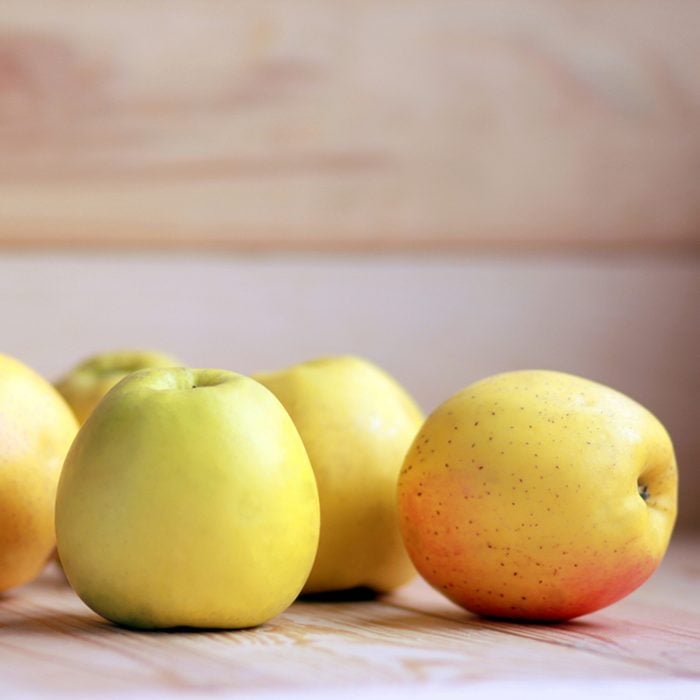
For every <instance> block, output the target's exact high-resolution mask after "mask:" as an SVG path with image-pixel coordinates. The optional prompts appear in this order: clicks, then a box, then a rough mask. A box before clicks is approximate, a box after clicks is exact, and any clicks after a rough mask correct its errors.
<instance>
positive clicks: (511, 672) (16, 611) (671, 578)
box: [0, 537, 700, 700]
mask: <svg viewBox="0 0 700 700" xmlns="http://www.w3.org/2000/svg"><path fill="white" fill-rule="evenodd" d="M699 554H700V539H698V538H695V539H691V538H688V537H676V538H675V539H674V541H673V543H672V546H671V549H670V551H669V554H668V555H667V557H666V559H665V560H664V562H663V564H662V566H661V568H660V569H659V571H657V573H656V574H655V575H654V576H653V577H652V579H651V580H650V581H649V582H647V584H645V585H644V586H643V587H642V588H641V589H639V590H638V591H636V592H635V593H634V594H632V595H631V596H629V597H628V598H627V599H625V600H623V601H621V602H619V603H617V604H616V605H614V606H611V607H610V608H608V609H606V610H603V611H600V612H598V613H594V614H592V615H589V616H587V617H584V618H582V619H580V620H576V621H573V622H569V623H567V624H557V625H525V624H515V623H508V622H496V621H490V620H484V619H480V618H477V617H474V616H472V615H470V614H468V613H466V612H464V611H462V610H460V609H458V608H457V607H455V606H454V605H452V604H451V603H449V602H448V601H447V600H445V599H443V598H442V596H440V595H439V594H438V593H436V592H434V591H433V590H432V589H430V588H429V587H428V586H427V585H426V584H424V583H423V582H422V581H415V582H413V583H411V584H409V585H408V586H406V587H404V588H403V589H401V590H399V591H397V592H395V593H394V594H392V595H389V596H386V597H383V598H379V599H374V600H366V599H365V600H350V601H347V600H346V601H342V600H303V601H298V602H296V603H295V604H294V605H293V606H292V607H291V608H290V609H289V610H287V611H286V612H285V613H284V614H282V615H280V616H279V617H277V618H276V619H274V620H273V621H271V622H269V623H267V624H265V625H263V626H262V627H260V628H257V629H253V630H245V631H232V632H134V631H129V630H126V629H122V628H119V627H116V626H114V625H112V624H110V623H108V622H106V621H104V620H102V619H101V618H100V617H98V616H97V615H96V614H94V613H93V612H91V611H90V610H89V609H88V608H86V607H85V606H84V605H83V603H82V602H81V601H80V600H79V599H78V598H77V597H76V596H75V594H73V592H72V591H71V590H70V589H69V587H68V586H67V584H66V582H65V580H64V579H63V578H62V575H61V574H60V572H59V571H58V570H57V569H55V568H51V567H49V568H48V569H47V571H46V572H45V573H44V575H43V576H42V577H41V578H40V579H39V580H37V581H35V582H34V583H32V584H29V585H27V586H25V587H23V588H20V589H18V590H16V591H14V592H12V593H8V594H6V595H5V596H4V597H2V598H0V697H2V698H3V699H4V700H6V699H7V698H13V697H22V698H25V697H47V696H52V697H54V696H62V697H71V698H72V697H90V698H92V697H105V696H110V697H113V696H126V695H128V696H129V697H138V698H142V697H154V698H158V697H169V696H183V697H187V698H190V697H198V696H207V697H216V696H233V695H235V696H245V697H250V696H253V697H255V698H261V697H281V698H290V697H314V696H317V695H318V696H320V695H323V696H324V697H334V698H335V697H348V698H349V697H361V698H369V697H375V696H376V697H382V698H392V697H399V696H401V697H406V696H409V697H423V696H424V697H430V698H442V697H449V698H452V697H455V698H457V697H464V698H474V697H486V696H488V697H494V696H499V697H500V696H501V695H504V694H505V695H511V694H512V695H517V696H518V697H519V698H523V697H525V698H528V697H533V698H534V697H537V698H540V699H541V698H543V697H544V698H546V697H557V698H559V697H562V693H564V696H565V697H567V698H569V697H579V696H580V697H590V694H591V692H596V693H598V692H600V693H601V694H603V695H604V696H605V697H609V696H610V695H613V696H615V695H617V696H621V697H634V698H635V700H637V699H638V698H640V697H667V696H673V697H674V698H686V697H692V696H695V697H699V696H700V596H698V592H697V591H698V585H699V584H700V557H699V556H698V555H699Z"/></svg>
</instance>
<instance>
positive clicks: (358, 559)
mask: <svg viewBox="0 0 700 700" xmlns="http://www.w3.org/2000/svg"><path fill="white" fill-rule="evenodd" d="M255 378H256V379H257V380H258V381H259V382H261V383H262V384H264V385H265V386H266V387H268V388H269V389H270V390H272V392H274V394H275V395H276V396H277V398H278V399H279V400H280V401H281V402H282V404H283V405H284V407H285V408H286V409H287V411H289V415H290V416H291V417H292V419H293V420H294V424H295V425H296V427H297V429H298V430H299V434H300V435H301V437H302V440H303V441H304V445H305V446H306V450H307V452H308V454H309V458H310V459H311V465H312V467H313V470H314V473H315V475H316V481H317V483H318V490H319V499H320V503H321V535H320V540H319V547H318V555H317V556H316V561H315V563H314V566H313V569H312V571H311V574H310V576H309V579H308V581H307V583H306V585H305V587H304V592H306V593H320V592H325V591H335V590H344V589H350V588H358V587H367V588H371V589H374V590H376V591H388V590H391V589H392V588H396V587H397V586H400V585H401V584H403V583H405V582H406V581H407V580H409V579H410V578H411V577H412V576H414V575H415V570H414V568H413V566H412V565H411V562H410V560H409V558H408V556H407V554H406V551H405V548H404V546H403V543H402V541H401V533H400V532H399V528H398V520H397V512H396V478H397V476H398V472H399V469H400V468H401V464H402V461H403V458H404V456H405V454H406V451H407V449H408V447H409V445H410V444H411V441H412V440H413V438H414V437H415V434H416V432H417V431H418V428H419V427H420V425H421V423H422V420H423V415H422V413H421V411H420V409H419V408H418V407H417V406H416V404H415V403H414V402H413V400H412V399H411V397H410V396H409V395H408V394H407V393H406V391H404V389H403V388H402V387H401V386H399V384H398V383H397V382H396V381H394V379H393V378H391V377H390V376H389V375H388V374H386V373H385V372H384V371H383V370H381V369H379V368H378V367H376V366H375V365H373V364H372V363H370V362H367V361H365V360H362V359H360V358H357V357H349V356H343V357H329V358H323V359H318V360H313V361H310V362H304V363H301V364H298V365H295V366H293V367H290V368H288V369H284V370H281V371H278V372H273V373H269V374H261V375H257V376H256V377H255Z"/></svg>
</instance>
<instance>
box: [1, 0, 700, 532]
mask: <svg viewBox="0 0 700 700" xmlns="http://www.w3.org/2000/svg"><path fill="white" fill-rule="evenodd" d="M698 26H700V3H698V2H696V1H694V0H668V1H667V2H657V1H656V0H618V1H617V2H614V3H613V2H609V1H607V0H586V1H584V0H563V1H559V2H557V1H555V0H522V1H521V2H505V1H503V0H490V1H487V0H475V1H474V2H469V3H466V2H457V1H455V2H449V1H447V0H408V1H406V2H399V1H398V0H377V1H376V2H369V1H366V0H352V1H351V0H334V1H332V2H327V1H326V2H321V1H320V0H296V1H295V2H283V1H279V2H272V1H269V0H268V1H265V0H262V1H259V2H253V1H252V0H251V1H243V2H214V1H213V0H174V1H172V2H164V1H156V0H141V1H140V2H138V3H123V2H117V1H116V0H102V1H99V2H88V1H87V0H52V1H46V2H43V1H41V0H28V1H20V0H4V1H3V2H2V4H1V6H0V319H1V320H2V324H3V325H2V328H1V329H0V348H1V349H2V350H3V351H5V352H9V353H11V354H15V355H17V356H18V357H20V358H22V359H24V360H25V361H27V362H28V363H30V364H32V365H33V366H35V367H37V369H39V370H40V371H42V372H43V373H45V374H46V375H47V376H48V377H51V378H53V377H55V376H57V375H58V374H60V373H61V372H63V371H65V369H67V368H68V367H69V366H70V365H71V364H72V363H73V362H75V361H77V360H78V359H80V358H81V357H83V356H84V355H86V354H88V353H90V352H94V351H97V350H101V349H105V348H110V347H114V346H124V345H136V346H139V345H148V346H153V347H161V348H163V349H165V350H169V351H171V352H173V353H176V354H178V355H180V356H181V357H182V358H183V360H185V361H187V362H189V363H191V364H200V365H205V364H207V365H213V364H216V365H219V366H225V367H229V368H231V369H237V370H239V371H246V372H247V371H250V372H253V371H257V370H259V369H261V368H272V367H276V366H281V365H285V364H289V363H290V362H294V361H297V360H301V359H305V358H307V357H311V356H315V355H319V354H324V353H330V352H356V353H359V354H364V355H367V356H369V357H371V358H372V359H374V360H376V361H377V362H379V363H380V364H382V365H383V366H385V367H386V368H387V369H388V370H389V371H391V372H392V373H394V374H395V375H396V376H398V377H399V378H400V379H401V381H403V383H404V384H405V385H406V386H407V387H408V388H409V389H410V390H411V391H412V392H413V393H414V394H415V395H416V397H417V398H418V400H419V401H420V402H421V404H422V405H423V407H424V408H425V409H426V410H430V409H431V408H433V407H434V406H435V405H436V404H437V403H438V402H440V401H441V400H443V399H444V398H446V397H447V396H449V395H450V394H451V393H452V392H454V391H456V390H457V389H459V388H461V386H463V385H464V384H465V383H467V382H469V381H472V380H475V379H477V378H479V377H481V376H484V375H486V374H489V373H492V372H496V371H501V370H506V369H514V368H519V367H527V366H538V367H551V368H554V369H563V370H566V371H572V372H576V373H579V374H583V375H585V376H589V377H591V378H593V379H598V380H600V381H604V382H606V383H609V384H611V385H613V386H615V387H617V388H619V389H621V390H623V391H626V392H627V393H629V394H631V395H632V396H634V397H635V398H638V399H639V400H640V401H642V402H643V403H645V404H646V405H647V406H649V408H651V409H652V410H653V411H654V412H655V413H657V414H658V415H659V417H660V418H662V420H663V421H664V422H665V423H666V425H667V426H668V428H669V430H670V432H671V434H672V436H673V438H674V441H675V443H676V446H677V450H678V454H679V460H680V462H681V475H682V479H683V487H682V490H681V491H682V503H681V525H683V526H693V525H700V508H698V506H697V503H698V502H700V474H698V469H697V465H698V463H699V462H700V438H698V431H697V429H696V423H697V408H696V400H697V396H698V393H699V391H700V376H699V374H698V369H697V359H696V356H697V346H698V340H700V332H699V331H698V328H699V327H698V301H699V300H700V265H699V264H698V253H699V252H700V251H699V245H698V244H699V242H700V70H698V67H700V42H699V41H698V30H697V27H698Z"/></svg>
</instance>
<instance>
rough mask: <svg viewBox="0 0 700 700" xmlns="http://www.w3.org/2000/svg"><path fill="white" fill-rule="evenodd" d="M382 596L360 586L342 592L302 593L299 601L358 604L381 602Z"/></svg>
mask: <svg viewBox="0 0 700 700" xmlns="http://www.w3.org/2000/svg"><path fill="white" fill-rule="evenodd" d="M380 597H381V594H379V593H377V591H375V590H373V589H372V588H366V587H365V586H358V587H356V588H345V589H343V590H340V591H323V592H322V593H302V594H301V595H300V596H299V597H298V598H297V600H298V601H299V602H300V603H358V602H367V601H371V600H379V598H380Z"/></svg>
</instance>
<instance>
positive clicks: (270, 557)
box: [56, 368, 319, 628]
mask: <svg viewBox="0 0 700 700" xmlns="http://www.w3.org/2000/svg"><path fill="white" fill-rule="evenodd" d="M318 531H319V505H318V493H317V489H316V483H315V480H314V475H313V471H312V469H311V465H310V464H309V458H308V456H307V454H306V451H305V450H304V445H303V443H302V441H301V438H300V437H299V434H298V432H297V430H296V428H295V427H294V424H293V423H292V420H291V418H290V417H289V416H288V414H287V413H286V411H285V410H284V408H283V407H282V405H281V404H280V403H279V401H278V400H277V399H276V398H275V397H274V395H273V394H272V393H271V392H270V391H268V390H267V389H265V387H263V386H261V385H260V384H258V383H257V382H255V381H253V380H252V379H249V378H247V377H243V376H241V375H238V374H235V373H233V372H227V371H224V370H206V369H205V370H197V369H185V368H159V369H147V370H141V371H138V372H134V373H133V374H130V375H129V376H127V377H126V378H125V379H123V380H122V381H121V382H120V383H119V384H117V386H115V387H114V388H113V389H111V390H110V392H109V393H108V394H107V395H106V396H105V397H104V399H103V400H102V401H101V402H100V403H99V404H98V406H97V407H96V408H95V410H94V411H93V412H92V414H91V415H90V417H89V418H88V419H87V421H86V422H85V423H84V424H83V426H82V427H81V429H80V431H79V432H78V435H77V437H76V439H75V441H74V443H73V446H72V448H71V450H70V452H69V454H68V456H67V458H66V462H65V465H64V469H63V473H62V475H61V480H60V483H59V487H58V494H57V498H56V534H57V539H58V553H59V555H60V557H61V561H62V563H63V568H64V571H65V573H66V576H67V578H68V581H69V582H70V584H71V585H72V587H73V588H74V589H75V591H76V592H77V593H78V595H79V596H80V597H81V598H82V599H83V600H84V601H85V603H87V605H89V606H90V607H91V608H92V609H93V610H95V611H96V612H98V613H99V614H100V615H102V616H104V617H106V618H108V619H110V620H112V621H114V622H117V623H121V624H124V625H127V626H131V627H137V628H168V627H180V626H185V627H195V628H239V627H250V626H254V625H258V624H261V623H263V622H265V621H266V620H269V619H270V618H272V617H274V616H275V615H277V614H278V613H280V612H281V611H282V610H284V609H285V608H286V607H287V606H288V605H289V604H290V603H291V602H292V601H293V600H294V599H295V598H296V596H297V595H298V594H299V592H300V591H301V588H302V586H303V585H304V582H305V581H306V578H307V576H308V573H309V571H310V570H311V565H312V563H313V560H314V556H315V554H316V546H317V542H318Z"/></svg>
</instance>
